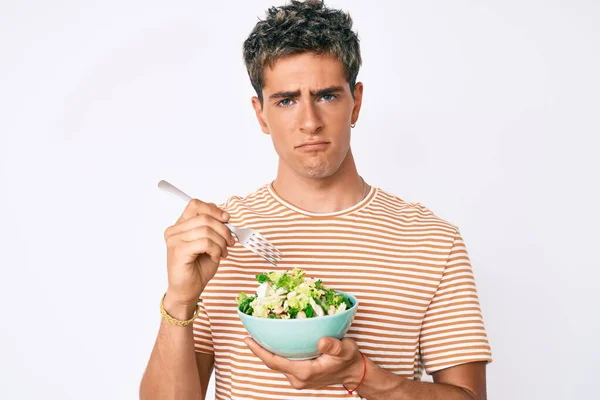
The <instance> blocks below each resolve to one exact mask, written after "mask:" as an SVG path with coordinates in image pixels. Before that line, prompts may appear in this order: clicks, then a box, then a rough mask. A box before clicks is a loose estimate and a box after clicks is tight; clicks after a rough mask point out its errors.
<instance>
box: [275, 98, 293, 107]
mask: <svg viewBox="0 0 600 400" xmlns="http://www.w3.org/2000/svg"><path fill="white" fill-rule="evenodd" d="M291 105H292V100H291V99H283V100H281V101H280V102H279V103H277V107H289V106H291Z"/></svg>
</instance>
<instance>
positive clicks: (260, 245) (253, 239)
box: [158, 180, 281, 265]
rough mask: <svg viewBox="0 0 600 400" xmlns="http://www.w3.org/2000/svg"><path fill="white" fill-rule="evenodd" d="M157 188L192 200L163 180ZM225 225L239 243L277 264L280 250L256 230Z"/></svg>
mask: <svg viewBox="0 0 600 400" xmlns="http://www.w3.org/2000/svg"><path fill="white" fill-rule="evenodd" d="M158 188H159V189H161V190H163V191H165V192H167V193H171V194H173V195H175V196H177V197H179V198H180V199H181V200H183V201H185V202H186V203H189V202H190V200H192V198H191V197H190V196H188V195H187V194H185V193H184V192H183V191H181V190H180V189H178V188H176V187H175V186H173V185H172V184H170V183H169V182H167V181H165V180H162V181H160V182H158ZM225 226H226V227H227V228H228V229H229V230H230V231H231V233H233V234H234V235H235V236H236V237H237V238H238V241H239V242H240V244H241V245H242V246H244V247H245V248H247V249H248V250H250V251H251V252H253V253H255V254H258V255H259V256H260V257H262V258H264V259H265V260H266V261H268V262H269V263H271V264H273V265H277V263H278V262H280V261H281V251H279V249H277V247H275V246H273V245H272V244H271V243H270V242H269V241H268V240H267V239H265V237H264V236H263V235H261V234H260V233H259V232H258V231H255V230H254V229H251V228H238V227H236V226H233V225H231V224H230V223H229V222H226V223H225Z"/></svg>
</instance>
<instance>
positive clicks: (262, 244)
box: [248, 233, 281, 265]
mask: <svg viewBox="0 0 600 400" xmlns="http://www.w3.org/2000/svg"><path fill="white" fill-rule="evenodd" d="M248 246H250V247H251V248H252V249H254V251H255V252H256V253H257V254H258V255H259V256H261V257H262V258H264V259H265V260H267V261H268V262H270V263H271V264H273V265H277V263H279V262H280V261H281V252H280V251H279V249H277V248H276V247H275V246H273V245H272V244H271V243H269V242H268V241H267V239H265V238H264V237H263V236H261V235H260V234H258V233H255V234H253V235H252V236H251V237H250V239H248Z"/></svg>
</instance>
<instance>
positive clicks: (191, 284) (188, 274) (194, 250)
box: [165, 199, 235, 311]
mask: <svg viewBox="0 0 600 400" xmlns="http://www.w3.org/2000/svg"><path fill="white" fill-rule="evenodd" d="M228 220H229V215H228V214H227V213H226V212H224V211H223V210H221V209H219V208H218V207H217V206H216V205H214V204H212V203H204V202H202V201H200V200H197V199H193V200H191V201H190V202H189V203H188V205H187V207H186V208H185V210H184V211H183V214H181V217H179V219H178V220H177V222H176V223H175V225H173V226H171V227H169V228H167V230H166V231H165V241H166V242H167V272H168V280H169V287H168V289H167V298H168V299H169V304H173V303H175V304H178V305H183V306H191V307H192V309H193V307H195V305H196V303H197V302H198V298H199V297H200V294H201V293H202V290H204V288H205V287H206V284H207V283H208V281H210V280H211V279H212V277H213V276H215V273H216V272H217V268H218V267H219V263H220V261H221V258H222V257H227V255H228V254H229V252H228V250H227V247H228V246H233V244H234V243H235V241H234V239H233V236H232V234H231V232H230V231H229V229H227V227H226V226H225V224H224V223H225V222H227V221H228ZM167 311H168V310H167Z"/></svg>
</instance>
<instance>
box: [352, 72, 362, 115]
mask: <svg viewBox="0 0 600 400" xmlns="http://www.w3.org/2000/svg"><path fill="white" fill-rule="evenodd" d="M362 96H363V84H362V82H356V85H354V107H353V108H352V119H351V121H350V123H351V124H355V123H356V121H358V114H360V107H361V106H362Z"/></svg>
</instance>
